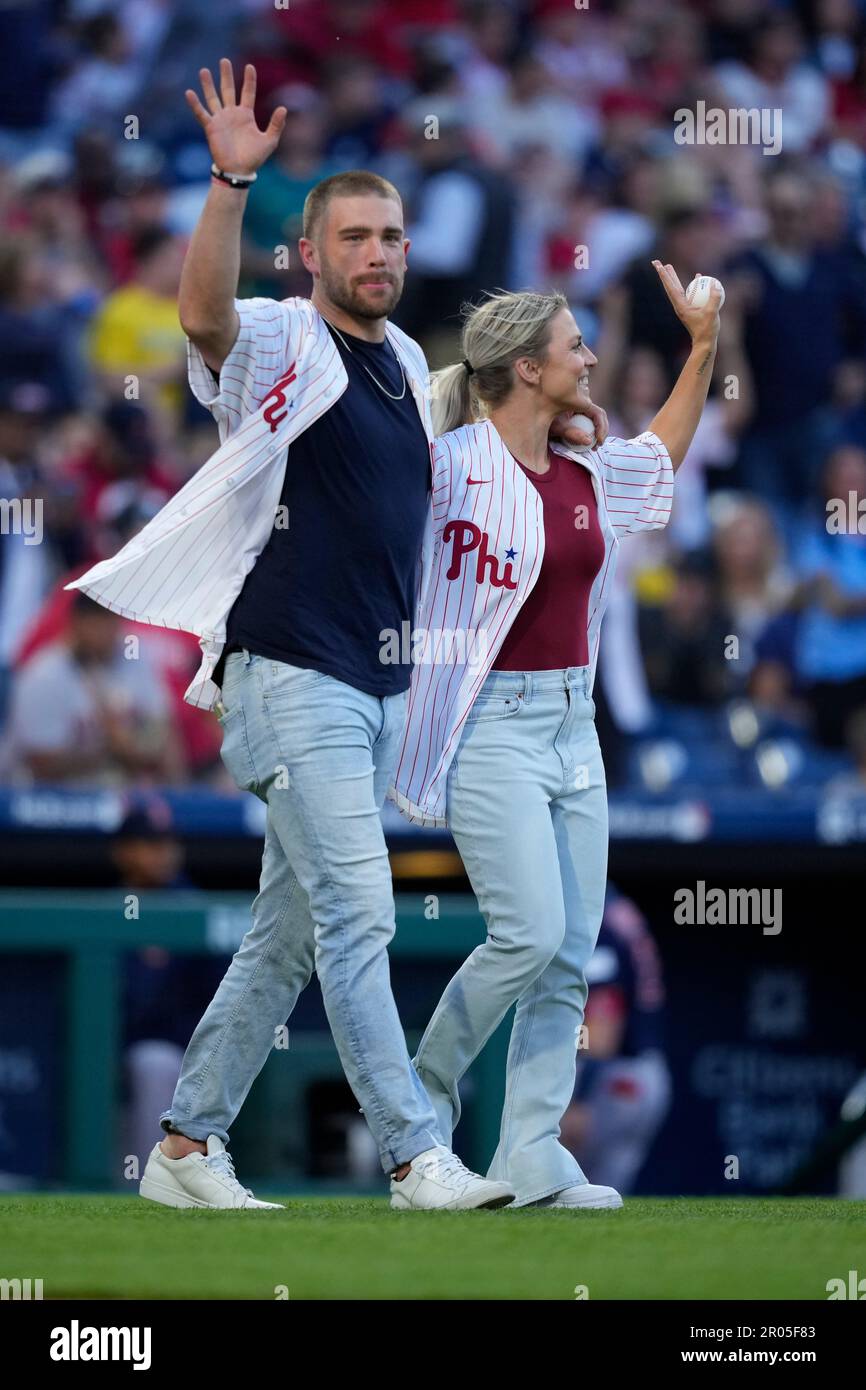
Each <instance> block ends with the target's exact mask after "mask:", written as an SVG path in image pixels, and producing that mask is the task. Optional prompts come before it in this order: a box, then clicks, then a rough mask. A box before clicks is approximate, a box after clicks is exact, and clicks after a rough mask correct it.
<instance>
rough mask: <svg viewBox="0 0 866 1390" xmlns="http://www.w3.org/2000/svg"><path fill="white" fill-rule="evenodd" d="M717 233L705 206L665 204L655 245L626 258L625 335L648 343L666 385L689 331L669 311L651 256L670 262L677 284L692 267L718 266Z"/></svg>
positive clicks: (706, 271) (680, 360)
mask: <svg viewBox="0 0 866 1390" xmlns="http://www.w3.org/2000/svg"><path fill="white" fill-rule="evenodd" d="M718 235H719V229H718V227H717V223H716V219H715V217H714V215H713V213H712V212H711V211H710V209H709V208H707V207H706V206H702V205H701V206H698V205H692V206H681V207H674V208H671V209H670V210H669V211H668V212H666V213H665V215H664V217H663V220H662V225H661V235H660V237H659V239H658V241H657V243H656V245H655V246H654V247H653V248H651V249H650V250H648V251H647V252H645V253H644V254H643V255H641V256H640V257H638V259H636V260H635V261H634V262H632V264H631V265H630V266H629V268H628V269H627V271H626V273H625V275H624V277H623V281H622V284H623V288H624V292H625V296H626V305H627V307H626V315H627V317H626V324H627V326H626V330H625V331H626V335H627V341H628V342H629V343H630V344H631V345H633V346H636V347H650V348H653V349H654V351H655V352H657V353H658V354H659V356H660V357H661V359H662V361H663V362H664V364H665V368H666V371H667V378H668V383H669V385H668V390H670V389H671V388H672V387H673V384H674V382H675V381H676V379H677V377H678V375H679V373H680V371H681V369H682V365H683V363H684V362H685V360H686V358H687V357H688V355H689V336H688V334H687V333H686V331H685V329H684V328H683V325H682V324H681V323H680V321H679V319H678V318H677V317H676V315H675V314H672V313H671V306H670V302H669V300H668V297H667V295H666V294H665V292H664V289H663V288H662V286H661V284H660V282H659V278H658V275H657V274H656V272H655V271H654V270H653V267H652V260H653V259H654V258H655V259H658V260H660V261H661V262H662V263H663V264H664V265H667V264H668V263H670V264H671V265H672V266H673V268H674V270H675V271H676V272H677V274H678V276H679V277H680V280H681V281H682V283H683V285H687V284H688V283H689V281H690V280H691V279H692V277H693V276H694V275H695V274H696V273H697V270H698V267H700V269H701V271H702V272H703V273H704V274H713V273H714V272H715V271H717V270H718V269H719V267H718V264H717V254H718V253H717V251H716V247H717V246H719V245H720V243H719V241H718Z"/></svg>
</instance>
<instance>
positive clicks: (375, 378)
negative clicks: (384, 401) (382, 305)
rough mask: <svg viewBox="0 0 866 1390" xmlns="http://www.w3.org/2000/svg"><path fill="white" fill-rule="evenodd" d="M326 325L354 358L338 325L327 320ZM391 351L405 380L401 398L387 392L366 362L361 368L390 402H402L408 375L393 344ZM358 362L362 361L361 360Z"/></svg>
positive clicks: (386, 337)
mask: <svg viewBox="0 0 866 1390" xmlns="http://www.w3.org/2000/svg"><path fill="white" fill-rule="evenodd" d="M322 318H325V316H324V314H323V315H322ZM325 323H326V324H327V325H328V327H329V328H333V330H334V332H335V333H336V335H337V337H338V338H339V339H340V342H341V343H342V344H343V347H344V348H345V349H346V351H347V352H348V353H349V355H350V356H351V357H354V356H355V354H354V352H352V349H351V348H350V347H349V344H348V343H347V342H346V339H345V338H344V337H343V335H342V333H341V332H340V330H339V328H338V327H337V325H336V324H334V323H331V320H330V319H325ZM385 341H386V342H387V341H388V335H387V333H386V335H385ZM391 351H392V352H393V354H394V356H395V357H396V358H397V366H398V367H399V368H400V375H401V376H402V378H403V390H402V391H401V392H400V394H399V396H392V394H391V392H390V391H388V390H386V388H385V387H384V386H383V385H382V383H381V381H380V380H379V378H378V377H377V376H374V375H373V373H372V372H371V371H370V368H369V367H368V366H367V364H366V362H361V366H362V367H363V368H364V371H365V372H366V373H367V376H368V377H369V378H370V380H371V381H374V382H375V383H376V385H377V386H378V388H379V390H380V391H381V392H382V395H383V396H387V397H388V400H389V401H402V399H403V397H404V396H405V394H406V373H405V372H404V371H403V363H402V362H401V361H400V358H399V357H397V351H396V348H395V347H394V345H393V344H391ZM358 360H359V361H361V359H360V358H359V359H358Z"/></svg>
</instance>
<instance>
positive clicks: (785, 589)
mask: <svg viewBox="0 0 866 1390" xmlns="http://www.w3.org/2000/svg"><path fill="white" fill-rule="evenodd" d="M713 551H714V554H715V560H716V567H717V574H718V594H719V599H720V602H721V605H722V609H723V611H724V614H725V621H726V624H727V627H728V632H729V633H730V634H732V635H733V636H736V639H737V644H738V645H737V653H738V654H737V659H736V662H735V669H736V671H737V675H738V678H740V679H741V680H742V679H744V678H745V677H746V676H747V675H748V673H749V671H750V670H751V668H752V665H753V663H754V660H755V642H756V641H757V639H758V637H759V636H760V635H761V633H762V632H763V631H764V629H765V628H766V626H767V624H768V623H769V622H770V621H771V619H772V618H774V617H775V616H776V614H777V613H780V612H781V611H782V609H783V608H784V607H785V606H786V604H787V602H788V599H789V596H790V593H791V587H792V585H791V579H790V577H789V575H788V574H787V572H786V570H785V567H784V565H783V562H782V551H781V546H780V543H779V537H778V533H777V531H776V528H775V525H774V523H773V518H772V515H771V513H770V511H769V510H768V508H767V507H766V506H764V505H763V503H761V502H759V501H757V500H756V499H754V498H749V497H746V498H742V499H738V500H737V501H729V502H728V504H727V505H726V506H725V507H724V510H723V512H722V516H721V518H720V520H719V521H718V522H717V523H716V525H715V528H714V533H713Z"/></svg>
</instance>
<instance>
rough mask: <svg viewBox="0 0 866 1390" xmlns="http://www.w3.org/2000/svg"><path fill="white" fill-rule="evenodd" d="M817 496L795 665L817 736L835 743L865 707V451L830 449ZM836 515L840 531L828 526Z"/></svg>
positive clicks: (802, 561)
mask: <svg viewBox="0 0 866 1390" xmlns="http://www.w3.org/2000/svg"><path fill="white" fill-rule="evenodd" d="M823 497H824V500H825V502H826V503H827V504H828V506H827V509H826V510H825V511H824V513H823V515H821V516H820V518H819V519H816V520H815V521H814V522H813V523H812V524H811V526H810V527H809V528H808V531H807V533H806V537H805V540H804V542H803V544H802V546H801V547H800V549H799V550H798V553H797V557H796V558H797V565H798V576H799V580H800V583H799V588H798V591H797V595H796V601H797V602H798V603H799V605H800V606H801V607H802V616H801V619H800V623H799V625H798V629H797V640H796V652H795V664H796V670H797V674H798V675H799V677H800V678H801V680H802V681H803V682H804V684H805V685H806V695H807V699H808V702H809V706H810V708H811V711H812V717H813V720H814V728H815V733H816V735H817V737H818V738H819V740H820V741H821V743H823V744H825V745H826V746H828V747H831V748H840V747H843V746H844V743H845V737H846V727H847V724H848V721H849V720H850V718H851V717H852V715H854V714H855V713H856V712H857V711H858V710H861V709H863V708H864V707H866V524H863V523H862V517H863V516H866V452H864V451H863V450H862V449H857V448H853V447H842V448H839V449H837V450H836V451H835V453H833V454H831V456H830V458H829V459H828V460H827V463H826V465H825V468H824V476H823ZM837 513H838V514H839V515H840V516H841V518H842V521H841V525H842V527H843V528H844V529H838V526H837V525H836V524H834V520H833V519H834V516H836V515H837ZM852 522H853V524H852ZM860 525H862V526H863V529H862V530H861V529H859V528H860Z"/></svg>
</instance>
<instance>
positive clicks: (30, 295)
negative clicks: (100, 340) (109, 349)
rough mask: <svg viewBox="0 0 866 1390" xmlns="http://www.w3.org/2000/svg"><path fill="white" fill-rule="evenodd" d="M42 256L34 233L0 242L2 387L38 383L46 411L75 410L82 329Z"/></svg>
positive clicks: (0, 358) (0, 373) (0, 354)
mask: <svg viewBox="0 0 866 1390" xmlns="http://www.w3.org/2000/svg"><path fill="white" fill-rule="evenodd" d="M38 251H39V246H38V240H37V238H36V236H35V235H34V234H32V233H31V234H27V235H23V234H19V235H18V236H14V237H12V236H10V237H4V238H3V239H2V240H0V381H2V382H7V383H8V382H15V381H27V382H39V383H40V384H41V385H42V386H43V387H44V389H45V392H46V408H47V409H54V410H56V411H65V410H72V409H74V408H75V406H76V404H77V399H76V375H75V370H74V367H73V363H72V360H71V356H72V350H73V340H74V337H75V336H76V330H77V325H73V323H71V321H70V316H69V314H68V313H67V312H65V311H64V308H63V306H62V305H61V304H60V303H59V302H58V300H57V298H56V295H55V287H54V286H53V284H52V280H51V270H50V267H49V265H48V264H47V263H46V262H45V261H44V260H43V259H42V258H41V257H40V256H39V254H38Z"/></svg>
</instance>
